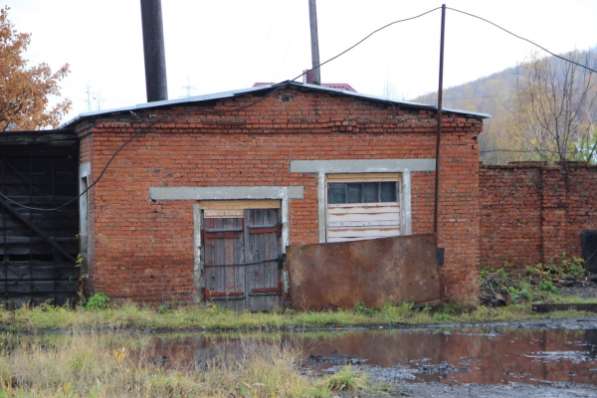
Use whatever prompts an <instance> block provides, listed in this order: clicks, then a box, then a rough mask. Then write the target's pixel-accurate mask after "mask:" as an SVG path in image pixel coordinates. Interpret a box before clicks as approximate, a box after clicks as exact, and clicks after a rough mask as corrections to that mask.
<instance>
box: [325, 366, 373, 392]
mask: <svg viewBox="0 0 597 398" xmlns="http://www.w3.org/2000/svg"><path fill="white" fill-rule="evenodd" d="M367 384H368V383H367V377H366V376H365V375H364V374H362V373H359V372H356V371H355V370H354V369H353V368H352V367H351V366H344V367H343V368H342V369H340V370H339V371H338V372H336V373H335V374H333V375H331V376H329V377H328V379H327V380H326V381H325V385H326V386H327V388H328V389H329V390H331V391H335V392H341V391H351V392H355V391H361V390H364V389H366V388H367Z"/></svg>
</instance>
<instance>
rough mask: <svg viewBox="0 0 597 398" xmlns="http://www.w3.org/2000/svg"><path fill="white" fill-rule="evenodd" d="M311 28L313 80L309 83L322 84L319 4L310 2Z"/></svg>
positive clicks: (311, 0)
mask: <svg viewBox="0 0 597 398" xmlns="http://www.w3.org/2000/svg"><path fill="white" fill-rule="evenodd" d="M309 27H310V30H311V65H312V67H311V79H312V81H307V83H313V84H321V72H320V68H319V36H318V33H317V2H316V0H309Z"/></svg>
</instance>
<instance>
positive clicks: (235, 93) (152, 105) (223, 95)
mask: <svg viewBox="0 0 597 398" xmlns="http://www.w3.org/2000/svg"><path fill="white" fill-rule="evenodd" d="M281 87H294V88H297V89H303V90H305V89H306V90H309V91H316V92H322V93H327V94H332V95H339V96H345V97H352V98H356V99H360V100H364V101H371V102H377V103H383V104H389V105H396V106H400V107H405V108H410V109H419V110H428V111H436V110H437V107H436V106H433V105H428V104H421V103H417V102H410V101H396V100H392V99H389V98H383V97H378V96H374V95H368V94H361V93H358V92H354V91H347V90H341V89H336V88H331V87H324V86H319V85H315V84H307V83H299V82H296V81H293V80H285V81H282V82H280V83H276V84H268V85H263V86H256V87H249V88H244V89H238V90H231V91H222V92H217V93H211V94H206V95H199V96H193V97H184V98H177V99H171V100H162V101H154V102H145V103H141V104H136V105H132V106H127V107H120V108H113V109H107V110H103V111H93V112H84V113H81V114H80V115H78V116H75V117H74V118H72V119H70V120H68V121H66V122H65V123H63V124H62V125H61V128H63V129H65V128H69V127H71V126H73V125H75V124H77V123H79V122H81V121H83V120H87V119H91V118H96V117H102V116H109V115H113V114H120V113H129V112H135V111H142V110H148V109H160V108H168V107H172V106H177V105H190V104H195V103H203V102H211V101H218V100H223V99H228V98H234V97H239V96H243V95H248V94H256V93H265V92H268V91H272V90H274V89H277V88H281ZM442 112H445V113H452V114H456V115H462V116H466V117H472V118H476V119H487V118H490V117H491V115H489V114H487V113H481V112H470V111H466V110H461V109H451V108H443V109H442Z"/></svg>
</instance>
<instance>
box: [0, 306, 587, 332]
mask: <svg viewBox="0 0 597 398" xmlns="http://www.w3.org/2000/svg"><path fill="white" fill-rule="evenodd" d="M567 300H569V299H567ZM590 315H591V314H589V313H582V312H562V313H557V312H556V313H551V314H550V315H549V317H554V318H562V317H582V316H590ZM593 316H594V314H593ZM545 317H546V315H545V314H536V313H533V312H532V311H531V303H529V302H526V303H519V304H511V305H508V306H505V307H496V308H492V307H485V306H479V307H476V308H474V309H466V308H461V307H458V306H454V305H444V306H442V307H439V308H436V309H431V308H426V307H425V308H420V309H415V308H414V307H413V305H411V304H401V305H386V306H384V307H383V308H381V309H377V310H376V309H363V308H359V307H357V308H355V309H353V310H338V311H322V312H295V311H291V310H287V311H283V312H274V313H250V312H240V313H239V312H234V311H230V310H224V309H220V308H218V307H216V306H210V305H207V306H206V305H195V306H185V307H178V308H172V309H167V310H156V309H153V308H150V307H143V306H139V305H135V304H130V303H129V304H123V305H117V306H113V307H110V308H105V309H97V310H87V309H84V308H81V307H79V308H75V309H69V308H63V307H53V306H38V307H34V308H26V307H23V308H20V309H17V310H14V311H9V310H5V309H2V310H0V325H1V326H3V327H4V329H5V330H12V331H30V332H34V331H47V330H55V329H58V330H60V329H62V330H68V329H72V328H79V329H89V330H105V329H140V330H153V331H188V330H198V331H199V330H200V331H250V330H254V331H275V330H288V329H318V328H330V327H342V326H367V325H379V324H385V325H395V324H408V325H420V324H430V323H442V322H490V321H514V320H525V319H539V318H545Z"/></svg>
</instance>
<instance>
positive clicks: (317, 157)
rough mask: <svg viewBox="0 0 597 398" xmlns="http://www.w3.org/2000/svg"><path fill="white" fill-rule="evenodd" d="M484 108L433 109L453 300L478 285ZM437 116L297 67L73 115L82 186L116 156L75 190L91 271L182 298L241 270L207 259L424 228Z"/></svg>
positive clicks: (95, 280) (130, 289)
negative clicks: (282, 78) (320, 81)
mask: <svg viewBox="0 0 597 398" xmlns="http://www.w3.org/2000/svg"><path fill="white" fill-rule="evenodd" d="M485 117H486V115H483V114H476V113H469V112H463V111H455V110H446V111H445V115H444V119H443V123H444V124H443V126H444V130H443V136H442V144H441V164H440V177H441V178H440V207H439V209H440V211H439V224H438V228H439V245H440V246H441V247H444V248H445V264H444V265H443V266H442V267H441V279H442V285H443V290H444V294H445V297H448V298H451V299H454V300H459V301H475V300H476V297H477V293H478V281H477V276H478V266H479V259H480V248H479V233H480V232H479V225H480V224H479V217H480V207H479V150H478V144H477V136H478V134H479V133H480V132H481V128H482V119H483V118H485ZM435 126H436V121H435V111H434V108H433V107H430V106H426V105H420V104H411V103H403V102H397V101H390V100H386V99H380V98H374V97H368V96H365V95H361V94H357V93H354V92H348V91H341V90H336V89H331V88H325V87H320V86H313V85H307V84H300V83H295V82H286V83H283V84H279V85H265V86H258V87H254V88H251V89H247V90H241V91H235V92H228V93H222V94H216V95H211V96H204V97H196V98H188V99H184V100H171V101H158V102H152V103H148V104H143V105H140V106H137V107H131V108H123V109H119V110H114V111H106V112H98V113H90V114H84V115H81V116H80V117H79V118H77V119H75V120H73V121H72V122H70V123H69V124H68V128H71V129H74V130H75V131H76V132H77V134H78V135H79V137H80V173H79V175H80V188H81V190H84V189H85V188H86V187H87V186H88V184H90V183H91V182H93V181H95V180H96V179H97V178H98V177H100V173H102V170H103V169H104V166H105V165H106V164H107V163H108V162H111V163H110V166H109V167H108V168H107V169H106V170H105V173H104V175H103V176H102V178H101V179H100V181H99V182H98V183H97V185H95V186H94V189H92V190H90V191H89V195H88V196H86V197H84V198H83V200H81V209H80V210H81V240H82V242H83V252H84V254H85V255H86V258H87V261H88V266H89V270H90V282H91V283H90V285H91V287H92V289H93V290H96V291H103V292H106V293H107V294H108V295H110V296H112V297H115V298H131V299H134V300H138V301H149V302H159V301H163V300H180V301H192V300H198V299H201V297H202V294H204V291H205V288H206V286H209V284H210V283H211V282H213V281H211V279H214V280H215V279H218V280H219V282H217V283H220V284H223V285H222V286H220V290H221V289H224V291H226V290H227V289H229V290H230V289H231V290H230V291H228V292H227V293H226V292H225V294H228V295H229V297H233V296H234V295H235V294H236V290H239V289H236V288H235V286H236V285H237V284H238V283H240V282H239V281H237V280H236V279H235V278H236V276H234V275H232V276H231V275H230V274H228V271H226V269H223V270H220V271H218V270H214V271H213V272H220V274H217V275H216V274H215V273H212V274H211V276H210V274H209V272H207V271H209V270H208V269H207V268H209V267H210V266H213V267H214V268H215V267H216V265H221V264H219V263H222V262H225V263H226V262H227V263H230V264H232V263H237V262H238V263H247V264H249V263H252V262H253V263H255V262H259V261H263V262H265V263H267V262H268V261H269V260H272V261H273V258H274V257H275V256H277V255H279V254H280V253H281V252H283V251H284V250H285V247H287V246H288V245H291V244H305V243H315V242H331V241H341V240H351V239H359V238H364V237H383V236H393V235H409V234H420V233H429V232H432V228H433V225H432V222H433V200H434V170H435ZM119 149H120V151H119ZM118 151H119V152H118ZM116 152H118V155H117V156H115V157H113V155H114V154H115V153H116ZM371 214H373V216H371ZM272 256H273V257H272ZM270 257H271V259H270ZM273 268H275V264H273V265H272V269H273ZM246 272H247V273H248V272H249V269H248V268H247V271H246ZM272 272H273V271H272ZM255 274H256V273H255ZM226 277H228V278H229V279H228V281H226ZM222 278H224V280H223V281H221V279H222ZM230 278H232V279H230ZM214 283H215V282H214ZM243 283H247V282H246V279H245V281H244V282H243ZM230 286H232V287H230ZM267 286H270V285H267ZM267 286H265V285H264V286H262V287H259V286H254V288H253V291H254V292H256V294H257V293H263V294H266V293H267V291H268V287H267ZM270 287H273V285H271V286H270ZM217 290H218V288H217V287H213V286H212V287H211V291H212V293H213V294H215V295H217V294H219V293H221V292H218V291H217ZM240 290H242V289H240ZM202 292H203V293H202ZM239 294H240V293H239Z"/></svg>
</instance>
